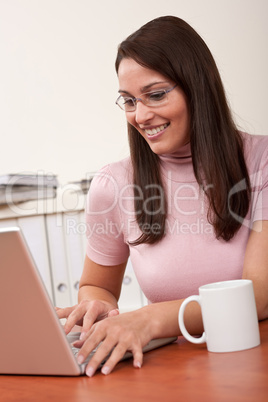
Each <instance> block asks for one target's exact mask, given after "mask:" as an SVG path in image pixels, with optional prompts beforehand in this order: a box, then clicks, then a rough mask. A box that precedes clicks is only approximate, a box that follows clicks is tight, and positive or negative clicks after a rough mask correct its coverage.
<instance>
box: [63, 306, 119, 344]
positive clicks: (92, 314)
mask: <svg viewBox="0 0 268 402" xmlns="http://www.w3.org/2000/svg"><path fill="white" fill-rule="evenodd" d="M56 312H57V315H58V317H59V318H60V319H61V318H66V319H67V320H66V323H65V325H64V331H65V333H66V334H68V333H69V332H70V331H71V330H72V329H73V327H74V326H75V325H79V326H81V327H82V330H81V339H83V338H85V336H86V334H87V333H88V331H89V330H90V329H91V327H92V325H93V324H94V323H95V322H97V321H100V320H103V319H104V318H107V317H110V316H115V315H118V314H119V310H118V309H115V308H114V306H113V305H111V304H109V303H107V302H103V301H100V300H93V301H88V300H82V301H81V302H80V303H79V304H77V305H75V306H73V307H66V308H57V307H56Z"/></svg>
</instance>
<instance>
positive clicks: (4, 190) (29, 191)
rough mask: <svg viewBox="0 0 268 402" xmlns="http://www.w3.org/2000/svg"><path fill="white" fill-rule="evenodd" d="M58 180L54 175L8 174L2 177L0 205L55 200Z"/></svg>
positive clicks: (0, 180) (0, 181)
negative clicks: (46, 199)
mask: <svg viewBox="0 0 268 402" xmlns="http://www.w3.org/2000/svg"><path fill="white" fill-rule="evenodd" d="M57 187H58V180H57V177H56V176H55V175H52V174H48V175H45V174H39V173H38V174H21V173H18V174H7V175H2V176H0V205H9V204H12V203H14V204H16V203H19V202H24V201H30V200H36V199H37V200H38V199H44V198H53V197H56V195H57Z"/></svg>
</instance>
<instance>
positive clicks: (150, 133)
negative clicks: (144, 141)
mask: <svg viewBox="0 0 268 402" xmlns="http://www.w3.org/2000/svg"><path fill="white" fill-rule="evenodd" d="M167 126H168V124H167V123H166V124H162V126H159V127H156V128H153V129H152V130H145V132H146V134H148V135H154V134H157V133H159V132H160V131H162V130H164V129H165V128H166V127H167Z"/></svg>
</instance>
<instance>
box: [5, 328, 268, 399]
mask: <svg viewBox="0 0 268 402" xmlns="http://www.w3.org/2000/svg"><path fill="white" fill-rule="evenodd" d="M260 332H261V346H259V347H257V348H254V349H250V350H246V351H242V352H233V353H223V354H216V353H210V352H207V350H206V346H205V345H193V344H191V343H188V342H187V341H185V340H184V339H183V338H180V339H179V340H178V341H177V342H176V343H174V344H172V345H168V346H166V347H164V348H162V349H158V350H154V351H151V352H148V353H147V354H146V355H145V356H144V365H143V367H142V369H134V368H133V367H132V362H131V361H130V360H129V361H125V362H121V363H120V364H118V366H117V368H116V369H115V371H114V372H112V373H111V374H110V375H108V376H104V375H102V374H101V373H98V374H96V375H95V376H94V377H92V378H87V377H86V376H83V377H73V378H67V377H30V376H29V377H26V376H5V375H4V376H0V401H1V402H11V401H12V402H13V401H16V402H24V401H25V402H26V401H27V402H33V401H34V402H39V401H41V402H42V401H46V402H54V401H55V402H61V401H63V402H83V401H88V402H91V401H94V402H95V401H101V402H114V401H115V402H121V401H122V402H130V401H146V402H148V401H164V402H173V401H174V402H175V401H176V402H177V401H182V402H191V401H194V402H198V401H200V402H203V401H205V402H210V401H211V402H221V401H228V402H238V401H241V402H247V401H250V402H262V401H263V402H264V401H265V402H267V400H268V320H265V321H263V322H261V323H260Z"/></svg>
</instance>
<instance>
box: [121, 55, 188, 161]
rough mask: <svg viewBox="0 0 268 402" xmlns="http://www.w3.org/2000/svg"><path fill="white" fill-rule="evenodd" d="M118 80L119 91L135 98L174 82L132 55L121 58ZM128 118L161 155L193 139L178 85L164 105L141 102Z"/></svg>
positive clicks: (174, 150)
mask: <svg viewBox="0 0 268 402" xmlns="http://www.w3.org/2000/svg"><path fill="white" fill-rule="evenodd" d="M118 80H119V93H120V94H121V95H123V96H127V97H134V98H139V97H140V95H141V94H143V93H145V92H146V93H147V92H152V91H156V90H160V89H171V88H172V87H174V85H175V83H174V82H173V81H171V80H170V79H168V78H166V77H165V76H164V75H162V74H160V73H158V72H156V71H154V70H150V69H148V68H145V67H143V66H141V65H140V64H138V63H136V62H135V61H134V60H133V59H129V58H125V59H123V60H122V61H121V63H120V65H119V70H118ZM126 118H127V121H128V122H129V123H130V124H131V125H132V126H133V127H135V128H136V129H137V130H138V131H139V133H140V134H141V135H142V136H143V138H144V139H145V140H146V141H147V143H148V144H149V146H150V148H151V150H152V151H153V152H154V153H156V154H158V155H161V154H172V153H174V152H176V151H178V149H179V148H181V147H182V146H183V145H185V144H186V143H187V142H189V141H190V133H189V127H190V124H189V123H190V122H189V112H188V106H187V100H186V96H185V94H184V93H183V91H182V90H181V89H180V88H179V87H178V86H176V87H175V88H174V89H173V90H172V91H171V92H169V93H168V101H167V103H165V104H164V105H159V106H157V107H150V106H146V105H144V104H143V103H142V102H140V101H138V102H137V105H136V110H135V111H133V112H126Z"/></svg>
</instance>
